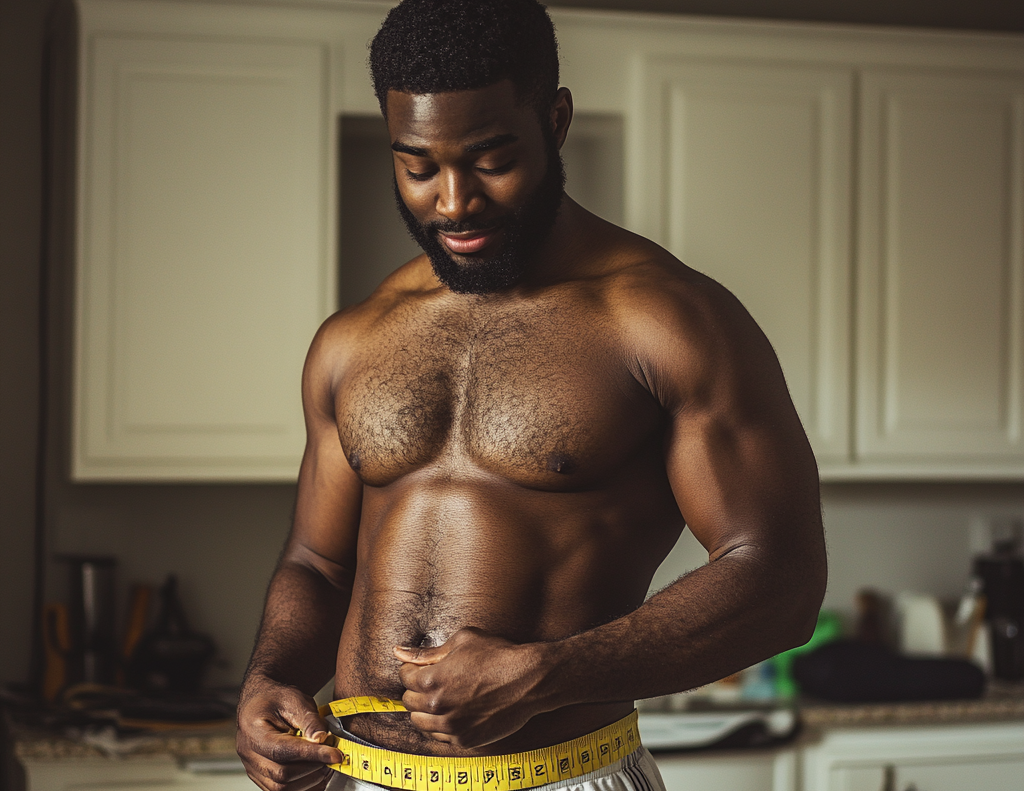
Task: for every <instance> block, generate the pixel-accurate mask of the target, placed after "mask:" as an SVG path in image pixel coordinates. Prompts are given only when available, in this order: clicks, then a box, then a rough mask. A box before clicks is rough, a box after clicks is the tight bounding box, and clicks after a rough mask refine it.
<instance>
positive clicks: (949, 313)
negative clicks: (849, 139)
mask: <svg viewBox="0 0 1024 791" xmlns="http://www.w3.org/2000/svg"><path fill="white" fill-rule="evenodd" d="M860 128H861V146H860V152H861V157H860V179H861V181H860V206H859V211H858V218H859V234H858V239H859V245H858V247H859V253H858V259H859V271H858V280H859V299H858V316H857V326H858V337H857V346H858V350H859V351H858V367H857V378H858V382H857V395H858V410H857V456H858V458H859V459H861V460H866V461H888V462H897V463H898V462H904V463H906V462H910V463H913V462H914V461H926V462H933V463H934V462H938V463H940V464H944V465H945V466H946V467H947V468H949V469H953V468H954V467H956V466H957V465H959V466H961V467H963V468H965V469H967V468H970V469H974V470H978V469H982V468H984V467H985V466H986V465H988V466H989V467H991V468H994V469H997V468H998V467H1000V466H1003V467H1012V468H1016V469H1018V470H1020V469H1022V468H1024V431H1022V423H1024V76H1022V75H1020V74H1010V75H1005V76H1000V75H998V74H995V75H993V74H991V73H969V72H961V73H956V72H939V71H938V70H935V71H933V72H931V73H926V72H910V71H906V72H901V71H888V70H887V71H868V72H867V73H866V74H865V75H864V78H863V90H862V113H861V127H860Z"/></svg>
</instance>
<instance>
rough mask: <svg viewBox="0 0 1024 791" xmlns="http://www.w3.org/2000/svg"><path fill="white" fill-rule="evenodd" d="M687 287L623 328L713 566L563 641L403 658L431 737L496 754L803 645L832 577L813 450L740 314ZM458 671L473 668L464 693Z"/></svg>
mask: <svg viewBox="0 0 1024 791" xmlns="http://www.w3.org/2000/svg"><path fill="white" fill-rule="evenodd" d="M692 285H693V284H691V286H692ZM682 291H683V293H682V295H680V294H672V293H668V294H667V295H666V296H665V297H664V298H662V299H660V301H658V300H656V301H655V304H654V307H653V309H650V310H648V309H645V311H644V314H643V315H642V316H639V317H636V316H634V317H631V318H630V322H629V324H630V326H631V327H632V328H633V332H632V333H631V335H632V337H634V338H636V339H637V342H636V349H637V354H636V359H637V361H638V362H637V365H636V375H637V378H638V379H639V380H641V381H642V382H644V384H645V385H646V386H647V387H648V389H649V390H650V392H651V393H652V395H653V396H654V397H655V398H656V399H657V400H658V401H659V402H660V403H661V404H662V406H663V408H664V410H665V411H666V413H667V414H668V415H669V417H670V429H669V433H668V436H667V437H666V445H665V448H666V449H665V461H666V467H667V471H668V474H669V479H670V481H671V483H672V487H673V491H674V494H675V496H676V500H677V502H678V504H679V508H680V511H681V512H682V514H683V516H684V517H685V518H686V521H687V524H688V526H689V528H690V530H691V531H692V532H693V533H694V535H695V537H696V538H697V539H698V540H699V541H700V542H701V543H702V544H703V546H704V547H705V548H706V549H707V550H708V553H709V559H710V562H709V563H708V564H707V565H706V566H704V567H702V568H700V569H698V570H696V571H694V572H692V573H690V574H687V575H686V576H684V577H682V578H680V579H679V580H677V581H676V582H675V583H673V584H672V585H670V586H668V587H667V588H666V589H664V590H663V591H661V592H660V593H658V594H657V595H655V596H653V597H652V598H650V599H649V600H648V601H647V602H645V603H644V604H643V605H642V606H640V607H639V608H638V609H636V610H635V611H633V612H632V613H629V614H627V615H624V616H623V617H621V618H619V619H617V620H614V621H612V622H610V623H607V624H605V625H603V626H600V627H597V628H594V629H591V630H588V631H585V632H582V633H580V634H577V635H574V636H571V637H568V638H566V639H563V640H559V641H554V642H550V643H543V644H536V643H535V644H527V645H522V646H513V645H511V644H506V643H504V642H503V641H499V640H497V639H495V638H493V637H491V636H487V635H482V634H476V633H473V632H472V631H470V630H465V632H464V633H460V634H458V635H456V637H455V638H453V640H450V641H449V645H448V646H445V647H441V648H440V649H432V650H426V651H416V652H403V651H399V652H397V654H398V656H399V658H401V659H402V660H403V661H405V662H406V665H405V666H404V668H403V680H404V681H405V682H406V686H407V687H408V688H409V689H410V692H408V693H406V699H407V703H408V704H411V705H410V707H411V708H414V709H415V710H416V711H417V712H418V713H417V714H414V715H413V721H414V723H416V724H417V726H418V727H421V728H422V729H423V730H425V731H427V732H431V733H433V734H434V735H435V738H438V739H441V740H445V741H453V742H455V743H456V744H459V745H461V746H465V747H472V746H477V745H483V744H487V743H489V742H491V741H494V740H495V739H496V738H500V737H501V736H504V735H506V734H508V733H511V732H513V731H514V730H516V729H517V728H519V727H521V726H522V724H523V723H525V722H526V721H527V720H528V719H529V718H530V717H532V716H534V715H536V714H538V713H541V712H544V711H551V710H554V709H557V708H561V707H563V706H567V705H572V704H577V703H596V702H608V701H624V700H634V699H637V698H645V697H653V696H656V695H661V694H667V693H672V692H678V691H682V690H686V689H691V688H693V687H697V686H700V685H703V684H707V683H709V682H712V681H715V680H717V679H720V678H723V677H724V676H726V675H729V674H730V673H733V672H735V671H737V670H740V669H742V668H744V667H748V666H749V665H751V664H754V663H755V662H757V661H760V660H762V659H765V658H767V657H769V656H772V655H774V654H776V653H778V652H780V651H783V650H785V649H788V648H791V647H793V646H795V645H798V644H801V643H803V642H805V641H806V640H807V639H808V638H809V637H810V634H811V631H812V629H813V625H814V621H815V617H816V615H817V611H818V607H819V606H820V604H821V599H822V596H823V595H824V589H825V577H826V570H825V550H824V540H823V535H822V527H821V513H820V503H819V494H818V477H817V469H816V466H815V462H814V458H813V455H812V453H811V450H810V447H809V445H808V443H807V439H806V437H805V435H804V432H803V429H802V427H801V426H800V422H799V420H798V418H797V416H796V413H795V410H794V408H793V405H792V402H791V400H790V398H789V394H788V392H787V390H786V386H785V381H784V380H783V377H782V372H781V370H780V368H779V366H778V362H777V360H776V358H775V354H774V352H773V351H772V349H771V346H770V345H769V343H768V341H767V340H766V339H765V338H764V335H763V334H762V333H761V331H760V330H759V329H758V328H757V326H756V325H755V324H754V322H753V320H752V319H751V318H750V317H749V315H748V314H747V313H746V311H745V310H744V309H743V308H742V306H740V305H739V303H738V302H737V301H736V300H735V299H734V298H733V297H732V296H731V295H729V294H728V293H727V292H725V291H724V289H721V288H720V287H718V286H717V285H715V284H713V283H710V282H707V281H700V280H698V281H697V283H696V286H695V287H690V288H687V289H683V290H682ZM452 660H454V661H452ZM446 665H447V666H446ZM460 668H461V669H465V668H475V669H474V670H473V671H472V672H473V673H475V676H474V677H473V679H472V681H471V682H469V683H467V682H466V681H465V680H464V679H462V677H461V675H460ZM463 673H464V671H463ZM488 674H489V675H488ZM482 677H483V678H482ZM465 689H469V690H471V694H467V695H465V696H464V697H460V694H459V691H460V690H465ZM474 700H476V701H486V703H483V704H481V703H474V702H473V701H474Z"/></svg>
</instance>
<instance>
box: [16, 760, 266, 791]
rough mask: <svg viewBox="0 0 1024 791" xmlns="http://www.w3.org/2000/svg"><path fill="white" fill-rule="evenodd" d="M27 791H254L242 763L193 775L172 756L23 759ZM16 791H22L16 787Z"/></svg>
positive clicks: (253, 786) (24, 787)
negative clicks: (235, 766) (229, 768)
mask: <svg viewBox="0 0 1024 791" xmlns="http://www.w3.org/2000/svg"><path fill="white" fill-rule="evenodd" d="M21 765H22V769H23V770H24V786H23V789H24V791H163V790H164V789H167V790H168V791H171V790H172V789H176V790H177V791H252V789H254V788H256V786H255V785H253V782H252V780H250V779H249V778H248V776H246V774H245V772H244V771H242V765H241V762H238V768H237V770H236V771H219V772H192V771H188V770H187V769H184V768H182V767H181V765H180V764H179V763H178V762H177V761H176V760H175V759H174V758H173V757H172V756H170V755H153V756H137V757H131V758H125V759H122V760H111V759H106V758H84V759H64V760H35V759H24V758H23V759H22V760H21ZM12 791H22V789H21V788H19V787H17V786H15V788H14V789H12Z"/></svg>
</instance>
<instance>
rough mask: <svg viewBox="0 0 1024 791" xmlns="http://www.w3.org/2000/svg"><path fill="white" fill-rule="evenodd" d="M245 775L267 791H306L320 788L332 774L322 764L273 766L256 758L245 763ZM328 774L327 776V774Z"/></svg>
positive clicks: (264, 760)
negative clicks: (283, 790) (282, 790)
mask: <svg viewBox="0 0 1024 791" xmlns="http://www.w3.org/2000/svg"><path fill="white" fill-rule="evenodd" d="M246 773H247V774H248V775H249V777H250V778H252V780H253V782H255V783H256V784H257V785H259V786H260V787H261V788H265V789H268V791H279V789H287V791H308V790H309V789H314V788H322V787H323V786H325V785H326V784H327V780H328V779H329V774H333V772H332V771H331V770H330V769H328V768H327V767H325V766H324V765H323V764H315V763H300V764H285V765H282V764H275V763H272V762H271V761H268V760H267V759H266V758H262V757H259V756H256V757H255V758H254V759H253V760H250V761H248V762H246ZM328 773H329V774H328Z"/></svg>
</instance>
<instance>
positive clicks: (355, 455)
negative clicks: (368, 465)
mask: <svg viewBox="0 0 1024 791" xmlns="http://www.w3.org/2000/svg"><path fill="white" fill-rule="evenodd" d="M348 464H349V466H350V467H351V468H352V469H353V470H358V469H359V468H360V467H362V466H363V461H362V459H360V458H359V451H357V450H354V451H352V452H351V453H350V454H348Z"/></svg>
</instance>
